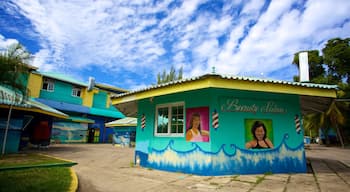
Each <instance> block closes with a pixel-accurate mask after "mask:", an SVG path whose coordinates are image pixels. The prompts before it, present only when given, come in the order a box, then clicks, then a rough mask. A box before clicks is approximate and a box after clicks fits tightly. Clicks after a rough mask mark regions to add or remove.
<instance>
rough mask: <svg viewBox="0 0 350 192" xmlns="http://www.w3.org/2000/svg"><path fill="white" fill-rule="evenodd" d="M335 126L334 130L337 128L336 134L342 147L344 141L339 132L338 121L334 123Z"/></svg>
mask: <svg viewBox="0 0 350 192" xmlns="http://www.w3.org/2000/svg"><path fill="white" fill-rule="evenodd" d="M335 128H336V130H337V136H338V138H339V141H340V144H341V147H342V148H344V141H343V137H342V135H341V133H340V130H339V126H338V123H335Z"/></svg>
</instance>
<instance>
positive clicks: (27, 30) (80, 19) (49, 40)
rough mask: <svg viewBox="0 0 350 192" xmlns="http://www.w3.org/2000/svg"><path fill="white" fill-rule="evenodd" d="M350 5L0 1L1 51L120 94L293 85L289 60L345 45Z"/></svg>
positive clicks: (294, 0) (237, 0)
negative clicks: (195, 85) (187, 86)
mask: <svg viewBox="0 0 350 192" xmlns="http://www.w3.org/2000/svg"><path fill="white" fill-rule="evenodd" d="M349 10H350V1H349V0H309V1H305V0H273V1H263V0H227V1H225V0H209V1H205V0H185V1H180V0H162V1H157V0H137V1H127V0H119V1H107V0H105V1H104V0H100V1H97V0H90V1H89V0H73V1H72V0H69V1H68V0H67V1H65V0H60V1H55V0H45V1H44V0H30V1H28V0H15V1H10V0H2V1H0V49H3V48H6V47H7V46H8V45H9V44H11V43H14V42H20V43H21V44H23V45H24V46H25V47H26V48H27V49H28V50H29V51H30V52H31V53H32V54H33V55H34V60H33V61H32V65H34V66H37V67H39V70H40V71H55V72H62V73H67V74H72V76H73V77H75V78H77V79H79V80H82V81H85V82H87V80H88V77H89V76H93V77H95V79H96V81H97V82H99V83H105V84H109V85H113V86H117V87H120V88H124V89H131V90H133V89H138V88H142V87H145V86H149V85H151V84H154V83H156V76H157V74H158V73H159V72H162V71H163V70H164V69H167V70H169V69H170V67H171V66H174V67H175V68H176V69H179V68H180V67H183V70H184V76H185V77H191V76H197V75H203V74H205V73H210V72H211V71H212V67H213V66H215V69H216V72H217V73H221V74H230V75H238V76H250V77H261V78H272V79H279V80H292V78H293V76H294V75H297V74H298V71H297V69H296V67H295V66H293V65H292V64H291V63H292V59H293V54H294V53H295V52H298V51H301V50H310V49H318V50H321V49H322V47H323V46H324V44H325V43H326V41H327V40H328V39H331V38H335V37H340V38H345V37H350V11H349Z"/></svg>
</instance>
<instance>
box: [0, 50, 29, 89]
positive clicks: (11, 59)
mask: <svg viewBox="0 0 350 192" xmlns="http://www.w3.org/2000/svg"><path fill="white" fill-rule="evenodd" d="M30 59H31V54H30V53H29V52H28V51H27V50H26V49H25V48H24V47H23V46H22V45H21V44H19V43H16V44H12V45H10V46H9V47H8V48H7V49H6V50H4V51H2V52H0V85H3V86H6V87H9V88H11V89H13V90H15V91H18V92H20V93H21V94H22V95H23V96H26V95H27V88H26V85H24V83H23V82H22V76H23V75H24V74H28V65H27V64H28V62H29V61H30Z"/></svg>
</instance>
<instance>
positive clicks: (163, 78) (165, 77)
mask: <svg viewBox="0 0 350 192" xmlns="http://www.w3.org/2000/svg"><path fill="white" fill-rule="evenodd" d="M182 73H183V72H182V67H181V68H180V69H179V71H178V74H177V75H176V70H175V68H174V67H171V68H170V71H169V73H167V72H166V70H165V69H164V71H163V73H162V74H160V73H158V75H157V84H162V83H167V82H170V81H176V80H180V79H182Z"/></svg>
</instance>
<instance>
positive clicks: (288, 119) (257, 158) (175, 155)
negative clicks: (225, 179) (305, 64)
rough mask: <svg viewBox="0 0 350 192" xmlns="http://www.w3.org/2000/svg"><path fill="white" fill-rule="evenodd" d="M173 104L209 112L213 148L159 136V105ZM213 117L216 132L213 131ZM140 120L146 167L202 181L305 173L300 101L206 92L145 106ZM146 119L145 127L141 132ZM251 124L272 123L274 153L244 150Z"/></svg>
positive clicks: (139, 155) (139, 151) (140, 153)
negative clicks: (214, 177)
mask: <svg viewBox="0 0 350 192" xmlns="http://www.w3.org/2000/svg"><path fill="white" fill-rule="evenodd" d="M172 102H184V103H185V106H184V107H185V109H186V108H195V107H203V106H207V107H209V114H210V115H209V116H210V117H209V121H210V122H209V125H210V140H209V142H187V141H186V139H185V134H183V136H179V137H159V136H154V128H155V125H154V121H155V108H156V105H157V104H164V103H172ZM214 111H217V112H218V113H219V128H217V129H214V128H213V127H212V126H211V123H212V118H211V114H212V112H214ZM185 112H186V110H185ZM138 114H139V117H138V126H137V134H136V149H135V159H140V164H141V165H142V166H145V167H151V168H155V169H162V170H168V171H177V172H186V173H191V174H199V175H225V174H253V173H266V172H273V173H289V172H306V159H305V152H304V146H303V133H302V132H299V133H298V132H297V131H296V126H295V120H294V117H295V115H299V116H300V105H299V97H298V96H297V95H286V94H271V93H263V92H251V91H236V90H226V89H204V90H196V91H189V92H183V93H179V94H173V95H167V96H161V97H155V98H154V99H153V101H151V100H149V99H144V100H141V101H139V102H138ZM143 114H144V115H145V117H146V127H145V128H144V129H141V125H140V122H141V116H142V115H143ZM247 119H253V120H254V119H257V120H260V119H262V120H271V121H272V125H271V127H270V129H269V130H270V131H272V132H273V133H272V134H271V135H273V137H272V138H271V140H272V143H273V144H274V148H273V149H263V150H252V149H245V143H246V142H247V139H246V137H247V135H248V134H250V131H249V129H250V128H249V127H248V126H247V125H246V120H247ZM185 122H186V119H185Z"/></svg>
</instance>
